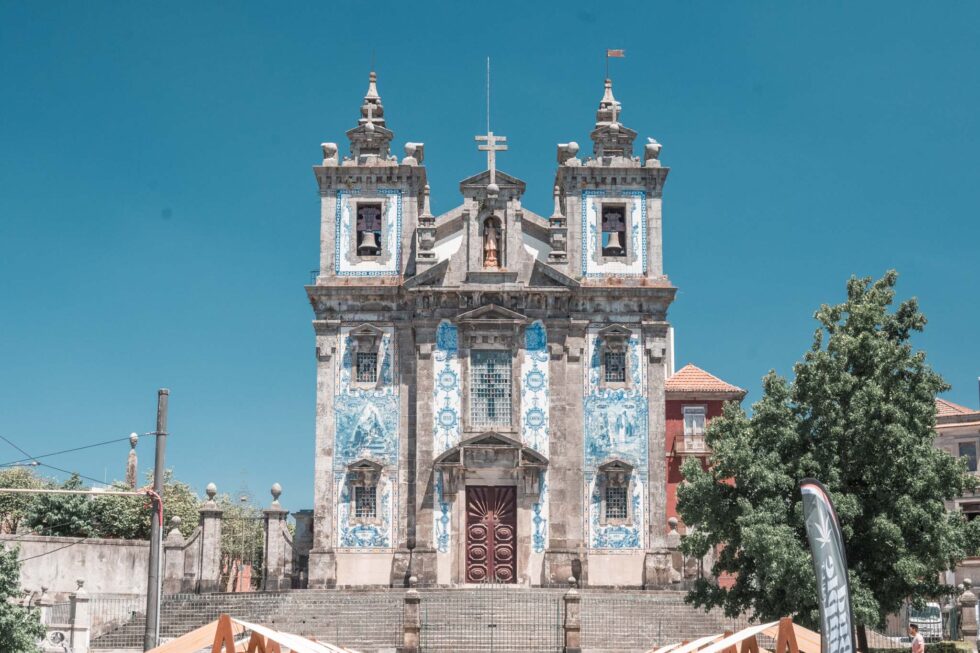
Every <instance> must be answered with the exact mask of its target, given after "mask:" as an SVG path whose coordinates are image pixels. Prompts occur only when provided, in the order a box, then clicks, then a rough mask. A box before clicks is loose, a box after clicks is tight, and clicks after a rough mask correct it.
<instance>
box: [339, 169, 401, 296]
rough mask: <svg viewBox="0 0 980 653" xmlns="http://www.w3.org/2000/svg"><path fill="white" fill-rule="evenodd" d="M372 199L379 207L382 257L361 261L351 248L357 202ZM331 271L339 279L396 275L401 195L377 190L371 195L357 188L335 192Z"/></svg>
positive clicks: (389, 189)
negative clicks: (381, 214)
mask: <svg viewBox="0 0 980 653" xmlns="http://www.w3.org/2000/svg"><path fill="white" fill-rule="evenodd" d="M372 200H375V201H377V202H379V203H380V204H381V205H382V212H383V217H382V220H381V251H382V254H381V256H379V257H377V259H376V260H360V259H358V257H357V256H356V252H354V251H353V249H354V231H355V229H356V228H357V207H356V203H357V201H366V202H370V201H372ZM334 221H335V228H334V272H335V273H336V274H337V275H338V276H342V277H378V276H390V275H396V274H399V272H400V271H401V249H402V248H401V234H402V192H401V191H400V190H398V189H391V188H379V189H378V190H377V191H374V192H372V194H371V195H367V194H362V193H361V191H360V189H356V188H355V189H351V190H338V191H337V210H336V214H335V216H334Z"/></svg>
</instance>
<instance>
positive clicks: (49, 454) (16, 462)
mask: <svg viewBox="0 0 980 653" xmlns="http://www.w3.org/2000/svg"><path fill="white" fill-rule="evenodd" d="M0 437H2V436H0ZM4 440H6V438H4ZM126 440H129V437H128V436H127V437H125V438H116V439H114V440H106V441H105V442H96V443H94V444H87V445H85V446H83V447H73V448H71V449H62V450H61V451H52V452H51V453H45V454H41V455H40V456H29V457H27V458H21V459H20V460H12V461H10V462H9V463H0V467H10V466H11V465H17V464H19V463H24V462H28V461H31V460H35V461H36V460H38V459H39V458H50V457H51V456H60V455H61V454H64V453H72V452H75V451H82V450H84V449H92V448H95V447H101V446H104V445H107V444H115V443H116V442H123V441H126ZM8 442H9V440H8Z"/></svg>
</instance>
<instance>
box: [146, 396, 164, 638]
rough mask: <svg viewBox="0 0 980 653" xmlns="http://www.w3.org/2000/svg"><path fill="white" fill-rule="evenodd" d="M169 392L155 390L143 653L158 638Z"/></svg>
mask: <svg viewBox="0 0 980 653" xmlns="http://www.w3.org/2000/svg"><path fill="white" fill-rule="evenodd" d="M169 398H170V390H167V389H166V388H160V390H158V391H157V430H156V432H155V433H154V434H153V435H155V436H156V437H157V448H156V458H155V459H154V461H153V491H154V492H155V493H156V500H155V501H154V502H153V521H151V522H150V560H149V564H148V565H147V567H148V569H147V582H146V630H145V631H144V632H143V650H144V651H149V650H150V649H151V648H156V646H157V643H158V640H159V639H160V553H161V550H162V548H163V547H162V542H163V524H162V523H161V522H162V520H163V474H164V457H165V454H166V450H167V403H168V400H169Z"/></svg>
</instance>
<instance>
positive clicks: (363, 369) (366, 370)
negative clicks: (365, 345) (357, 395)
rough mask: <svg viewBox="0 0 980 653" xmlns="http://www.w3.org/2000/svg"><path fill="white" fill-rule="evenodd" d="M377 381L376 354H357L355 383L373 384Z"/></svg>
mask: <svg viewBox="0 0 980 653" xmlns="http://www.w3.org/2000/svg"><path fill="white" fill-rule="evenodd" d="M377 380H378V354H377V352H373V351H372V352H360V351H359V352H357V382H358V383H374V382H375V381H377Z"/></svg>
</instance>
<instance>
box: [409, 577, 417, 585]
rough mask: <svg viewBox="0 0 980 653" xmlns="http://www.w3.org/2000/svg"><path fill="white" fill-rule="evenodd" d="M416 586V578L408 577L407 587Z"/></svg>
mask: <svg viewBox="0 0 980 653" xmlns="http://www.w3.org/2000/svg"><path fill="white" fill-rule="evenodd" d="M418 584H419V579H418V576H409V577H408V586H409V587H415V586H417V585H418Z"/></svg>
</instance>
